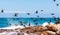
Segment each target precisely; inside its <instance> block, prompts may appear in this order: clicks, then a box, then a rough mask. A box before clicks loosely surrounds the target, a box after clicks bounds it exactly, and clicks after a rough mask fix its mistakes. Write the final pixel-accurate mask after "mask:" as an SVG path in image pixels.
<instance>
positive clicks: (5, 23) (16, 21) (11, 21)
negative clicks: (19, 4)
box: [0, 18, 58, 28]
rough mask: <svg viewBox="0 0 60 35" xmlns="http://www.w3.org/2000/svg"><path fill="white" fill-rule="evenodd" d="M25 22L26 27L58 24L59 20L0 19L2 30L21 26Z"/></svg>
mask: <svg viewBox="0 0 60 35" xmlns="http://www.w3.org/2000/svg"><path fill="white" fill-rule="evenodd" d="M21 21H22V22H23V23H24V25H27V24H28V23H30V24H31V25H36V23H37V24H38V25H42V24H43V23H44V22H53V23H56V22H57V21H58V18H55V19H54V18H0V28H3V27H8V26H10V25H14V24H17V25H20V22H21Z"/></svg>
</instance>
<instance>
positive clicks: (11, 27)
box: [0, 25, 25, 29]
mask: <svg viewBox="0 0 60 35" xmlns="http://www.w3.org/2000/svg"><path fill="white" fill-rule="evenodd" d="M16 28H20V29H22V28H25V27H24V26H20V25H18V26H9V27H5V28H0V29H16Z"/></svg>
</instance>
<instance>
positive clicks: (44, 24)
mask: <svg viewBox="0 0 60 35" xmlns="http://www.w3.org/2000/svg"><path fill="white" fill-rule="evenodd" d="M48 24H49V23H48V22H44V23H43V24H42V26H44V27H45V26H47V25H48ZM50 24H54V23H53V22H50Z"/></svg>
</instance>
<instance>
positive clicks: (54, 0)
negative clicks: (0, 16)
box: [1, 0, 59, 17]
mask: <svg viewBox="0 0 60 35" xmlns="http://www.w3.org/2000/svg"><path fill="white" fill-rule="evenodd" d="M56 1H57V0H53V2H56ZM56 6H59V4H58V3H57V4H56ZM40 11H41V12H43V11H44V10H40ZM1 13H4V10H3V9H2V10H1ZM38 13H39V12H38V10H36V11H35V14H38ZM26 14H27V15H30V14H31V13H26ZM51 15H54V13H51ZM14 16H15V17H17V16H18V13H14ZM37 17H39V15H37Z"/></svg>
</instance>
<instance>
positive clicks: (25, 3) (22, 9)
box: [0, 0, 60, 17]
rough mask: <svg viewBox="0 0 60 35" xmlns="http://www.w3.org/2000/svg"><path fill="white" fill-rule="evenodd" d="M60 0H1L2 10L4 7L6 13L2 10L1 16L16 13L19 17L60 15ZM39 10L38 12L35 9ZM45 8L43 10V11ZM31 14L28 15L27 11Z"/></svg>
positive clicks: (12, 15)
mask: <svg viewBox="0 0 60 35" xmlns="http://www.w3.org/2000/svg"><path fill="white" fill-rule="evenodd" d="M56 4H60V0H56V2H54V1H53V0H0V11H1V10H2V9H4V13H1V12H0V17H14V13H18V16H17V17H36V16H37V15H39V16H40V17H52V16H51V13H55V15H54V16H56V17H60V5H59V6H56ZM36 10H38V12H39V13H38V14H37V15H36V14H35V11H36ZM41 10H43V12H41ZM28 12H29V13H31V15H29V16H28V15H26V13H28Z"/></svg>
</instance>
